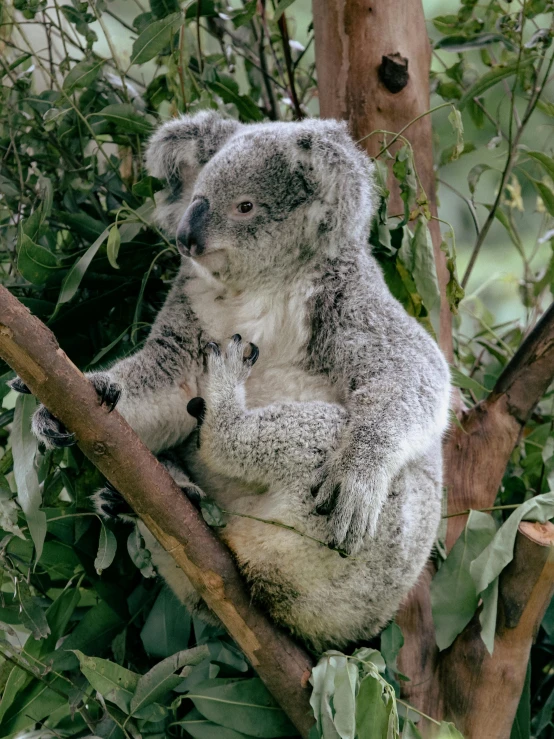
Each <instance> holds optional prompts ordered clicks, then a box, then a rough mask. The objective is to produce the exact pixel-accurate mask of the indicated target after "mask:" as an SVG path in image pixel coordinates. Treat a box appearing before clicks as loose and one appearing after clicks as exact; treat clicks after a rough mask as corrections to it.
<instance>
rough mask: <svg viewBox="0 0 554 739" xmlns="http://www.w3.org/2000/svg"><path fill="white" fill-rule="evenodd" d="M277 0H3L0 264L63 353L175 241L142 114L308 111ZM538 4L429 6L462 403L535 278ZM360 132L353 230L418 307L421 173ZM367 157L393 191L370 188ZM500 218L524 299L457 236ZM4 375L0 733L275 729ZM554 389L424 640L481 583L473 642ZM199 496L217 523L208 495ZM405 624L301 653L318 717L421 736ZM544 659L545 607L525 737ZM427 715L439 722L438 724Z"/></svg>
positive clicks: (542, 98) (547, 253)
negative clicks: (444, 11)
mask: <svg viewBox="0 0 554 739" xmlns="http://www.w3.org/2000/svg"><path fill="white" fill-rule="evenodd" d="M292 3H293V0H280V2H278V3H273V2H272V3H271V4H270V3H266V2H265V0H262V2H259V1H258V0H248V1H247V2H244V3H243V4H242V5H240V6H239V5H238V4H236V5H233V7H231V6H228V5H227V4H226V3H225V2H223V0H196V1H191V2H188V3H180V2H179V0H150V2H149V3H147V4H143V2H140V1H139V0H135V1H134V3H131V2H130V0H129V2H127V3H124V4H121V3H118V2H115V1H108V0H88V1H87V2H81V1H80V0H71V2H68V3H66V4H62V3H61V2H58V0H13V5H12V4H10V3H9V2H8V3H3V4H1V5H0V23H1V25H0V277H1V279H2V282H3V284H5V285H7V286H8V287H9V288H10V289H11V290H12V291H13V292H14V294H15V295H17V297H18V298H19V299H20V300H22V301H23V302H24V303H25V304H26V305H27V306H28V307H29V308H30V309H31V311H32V312H33V313H35V314H36V315H38V316H39V317H40V318H41V319H43V320H44V321H46V322H47V323H48V325H49V326H50V328H51V329H52V330H53V331H54V333H55V334H56V336H57V337H58V339H59V341H60V344H61V346H62V347H63V349H64V350H65V351H66V352H67V353H68V355H69V356H70V357H71V359H72V360H73V361H74V362H75V363H76V364H77V365H78V366H79V367H81V368H83V369H89V368H99V367H101V366H102V365H104V364H106V363H109V362H111V361H114V360H115V359H117V358H119V357H122V356H124V355H126V354H128V353H130V352H133V351H135V350H136V348H137V347H138V346H140V343H141V341H142V340H143V338H144V336H145V334H146V331H147V330H148V326H149V325H150V323H151V321H152V318H153V316H154V315H155V312H156V310H157V309H158V308H159V306H160V305H161V301H162V300H163V296H164V294H165V291H166V290H167V286H168V283H169V281H170V280H171V278H172V276H173V274H174V273H175V270H176V267H177V264H178V260H177V255H176V250H175V248H174V246H173V244H172V242H171V239H168V238H167V236H166V235H164V234H163V233H161V232H160V231H159V230H158V229H157V228H156V227H155V226H153V225H152V220H151V216H152V212H153V208H154V199H155V194H156V192H157V191H158V190H159V189H160V187H161V183H160V182H159V181H157V180H156V179H155V178H153V177H150V176H148V174H147V173H146V172H144V170H143V163H142V160H143V150H144V145H145V141H146V140H147V138H148V136H149V134H150V133H151V131H152V130H153V128H154V126H155V125H156V124H157V123H158V121H159V120H164V119H166V118H168V117H170V116H172V115H175V114H177V113H181V112H194V111H197V110H200V109H203V108H213V109H217V110H219V111H220V112H221V113H222V114H223V115H227V116H231V117H236V118H240V119H241V120H242V121H245V122H254V121H259V120H265V119H271V120H276V119H295V118H300V117H302V116H304V115H309V114H317V100H316V98H317V91H316V85H315V80H314V68H315V65H314V60H313V45H312V30H311V23H310V20H311V19H310V16H309V12H308V11H307V10H306V9H305V8H304V6H303V4H302V0H296V3H295V4H294V6H293V5H292ZM290 6H292V7H290ZM130 8H131V9H130ZM551 24H552V7H551V3H550V2H549V0H526V2H525V3H524V4H523V5H521V4H519V3H511V4H510V3H507V2H500V0H493V1H492V2H490V3H486V4H477V3H476V2H475V0H462V1H461V3H460V7H459V11H458V12H457V13H455V14H454V13H453V14H450V15H441V16H439V17H437V18H435V19H434V20H433V30H432V36H433V41H434V48H435V51H434V55H435V56H434V63H433V72H432V85H433V90H434V94H435V97H436V100H434V102H433V107H432V110H431V111H430V113H429V114H430V115H433V116H434V122H435V124H436V125H435V131H436V138H437V142H436V143H437V168H438V170H439V178H440V180H441V182H442V181H444V184H445V187H446V188H447V189H448V188H449V189H450V190H454V191H455V192H456V194H457V197H459V199H460V203H461V207H462V208H463V209H464V213H466V214H467V216H468V223H469V229H468V230H467V231H468V232H467V233H466V232H463V234H462V241H463V243H464V244H465V245H466V246H467V244H469V243H471V244H472V247H471V249H470V252H469V253H466V254H465V255H464V261H465V263H466V268H465V271H464V274H463V277H462V278H461V280H460V281H459V280H458V277H457V270H456V252H455V246H454V233H453V229H452V228H451V227H450V225H449V224H448V223H446V222H443V223H442V227H443V231H444V244H443V249H444V251H445V252H446V254H447V263H448V269H449V275H450V277H449V283H448V287H447V295H448V301H449V304H450V307H451V310H452V312H453V314H455V315H456V318H455V323H456V335H455V355H456V367H454V368H453V378H454V382H455V384H456V385H458V386H459V387H460V388H461V389H462V390H461V391H462V394H463V396H464V401H465V403H467V404H468V405H472V404H474V403H475V402H477V401H478V400H480V399H481V398H483V397H485V395H486V392H487V390H488V389H490V388H491V387H492V385H493V383H494V381H495V379H496V378H497V377H498V376H499V374H500V372H501V371H502V368H503V367H504V366H505V365H506V363H507V361H508V360H509V358H510V357H511V356H512V355H513V353H514V351H515V349H516V348H517V346H518V345H519V344H520V343H521V341H522V338H523V337H524V335H525V333H526V332H527V331H528V330H529V329H530V327H531V326H532V325H533V324H534V323H535V322H536V320H537V318H538V316H539V315H540V313H541V311H542V309H543V307H544V305H545V304H546V303H547V302H548V301H549V300H551V298H552V291H553V280H554V260H553V259H552V257H551V246H550V245H551V244H552V243H553V237H554V230H553V218H554V185H553V180H554V160H553V159H552V158H551V156H550V150H549V143H548V129H547V128H546V127H541V124H544V123H547V122H548V118H549V117H552V115H553V114H554V102H551V99H550V97H549V95H550V94H551V93H550V90H549V86H548V85H549V82H550V74H551V69H552V63H553V61H552V59H553V57H552V50H551ZM430 27H431V26H430ZM297 37H298V39H299V40H296V38H297ZM122 39H125V40H126V41H129V40H130V43H129V44H128V50H125V48H123V47H122V48H119V44H118V40H122ZM300 39H301V41H302V42H301V41H300ZM123 46H124V45H123ZM464 129H465V131H464ZM375 135H376V136H379V138H380V141H381V142H382V149H381V152H380V154H379V157H378V160H377V165H378V167H377V171H378V185H379V187H380V189H381V195H382V198H381V206H380V208H379V212H378V216H377V218H376V221H375V224H374V228H373V231H372V235H371V244H372V247H373V249H374V253H375V254H376V255H377V257H378V259H379V261H380V263H381V265H382V267H383V270H384V273H385V276H386V279H387V282H388V284H389V286H390V288H391V290H392V291H393V293H394V294H395V295H396V296H397V297H398V299H399V300H400V301H401V302H402V303H403V305H404V306H405V308H406V310H407V311H408V312H410V313H411V314H412V315H414V316H415V317H417V318H418V320H420V321H421V322H422V323H423V324H424V325H425V326H426V327H427V328H428V330H429V331H431V332H434V331H436V329H437V309H438V298H439V292H438V282H437V275H436V271H435V267H434V260H433V250H432V244H431V239H430V234H429V224H430V219H431V212H430V208H429V201H428V195H427V193H425V192H424V190H423V188H422V186H421V183H420V180H419V178H418V174H417V171H416V168H415V166H414V157H413V152H412V150H411V147H410V144H409V142H408V141H407V139H406V138H405V137H404V136H403V135H393V134H389V133H387V132H376V133H375ZM466 161H467V162H469V163H468V164H467V165H465V164H464V162H466ZM387 165H390V167H391V169H392V172H393V176H394V178H395V179H396V181H397V182H398V183H399V185H400V192H401V197H402V204H403V208H402V210H403V212H402V213H400V214H399V213H391V212H390V208H389V207H388V202H389V186H390V180H389V179H388V176H387ZM464 167H465V168H464ZM455 168H457V169H455ZM452 171H456V172H458V174H457V175H456V177H452V176H451V174H450V173H451V172H452ZM460 173H461V174H460ZM441 192H442V191H441ZM524 203H525V205H524ZM524 207H527V209H528V210H530V211H535V212H533V213H532V218H529V217H527V219H525V218H523V217H522V216H521V212H522V211H523V210H524ZM495 227H496V229H497V230H496V232H495ZM495 233H496V237H495V238H496V241H494V238H491V235H492V237H494V236H495ZM458 235H460V234H458ZM498 243H500V245H501V250H502V256H501V257H500V259H509V258H510V259H511V256H509V255H511V254H515V255H516V257H517V259H519V260H520V265H521V280H520V283H519V298H520V300H521V306H520V310H519V313H518V315H519V317H518V319H517V320H510V321H509V322H507V323H506V322H505V321H503V320H498V319H497V317H496V316H495V314H494V311H493V310H491V309H490V305H489V304H488V303H487V302H486V300H484V299H483V293H484V292H485V287H486V284H487V278H488V277H489V276H488V275H483V274H482V273H481V274H479V275H478V276H479V279H478V280H475V275H476V274H478V273H479V262H478V260H477V258H478V256H480V255H481V254H482V253H483V252H484V251H486V249H487V248H493V247H492V246H489V245H491V244H496V248H498ZM470 276H473V280H470ZM491 279H493V278H491ZM460 283H461V284H460ZM483 283H485V287H483ZM462 285H463V287H462ZM464 288H466V291H467V294H466V296H465V298H464ZM469 290H472V292H469ZM462 298H463V299H462ZM11 376H12V373H11V372H10V370H9V368H8V367H7V366H5V365H2V366H0V400H2V401H3V404H2V406H1V407H0V450H1V453H2V456H0V528H1V531H0V570H1V579H0V583H1V584H0V637H1V639H0V654H1V657H0V692H1V693H2V701H1V702H0V737H6V738H7V737H15V736H16V735H17V734H18V733H19V732H21V731H26V730H33V731H34V732H35V733H33V734H32V736H33V737H37V739H38V738H39V737H42V736H44V737H46V736H48V737H49V736H62V737H85V736H91V735H94V736H100V737H110V738H112V739H117V738H119V737H140V736H143V737H160V738H161V737H165V736H175V737H186V736H193V737H198V739H210V738H212V737H214V738H215V737H218V739H240V737H244V738H245V739H247V737H249V736H250V737H252V736H255V737H268V738H270V737H282V736H292V735H294V733H295V732H294V729H293V728H292V727H291V726H290V724H289V723H288V720H287V719H286V717H285V715H284V714H283V712H282V711H281V710H280V709H279V708H278V707H277V706H276V705H275V703H274V702H273V700H272V698H271V697H270V696H269V694H268V693H267V691H266V690H265V688H264V687H263V685H262V684H261V683H260V681H259V680H258V679H257V678H256V676H255V674H254V672H253V671H252V669H251V668H250V667H249V665H248V664H247V663H246V662H245V660H244V658H243V657H242V655H241V654H240V653H239V652H238V650H237V649H236V647H235V646H234V645H233V643H232V642H231V641H230V639H229V638H228V637H227V636H226V635H225V634H224V633H223V631H221V630H220V629H217V628H214V627H208V626H206V625H205V624H203V623H202V622H200V621H198V620H197V619H195V618H191V617H190V615H189V614H187V612H186V611H185V610H184V608H183V607H182V606H181V605H180V604H179V603H178V602H177V601H176V599H175V598H174V597H173V595H172V594H171V593H170V592H169V591H168V590H166V589H165V588H162V587H161V585H160V583H158V582H157V581H156V580H155V578H153V575H154V571H153V568H152V565H151V563H150V557H149V553H148V551H147V550H146V549H145V548H144V542H143V541H142V539H141V537H140V534H139V533H138V530H137V529H136V528H135V527H132V526H129V527H127V528H126V527H116V528H113V529H112V528H109V527H107V526H105V525H104V524H102V523H101V522H100V521H99V520H98V518H97V517H96V516H95V515H94V514H93V513H92V512H91V510H90V506H89V504H88V496H89V495H90V494H91V493H92V492H94V490H95V489H97V488H98V487H99V486H100V485H101V484H102V480H101V478H100V476H99V474H98V472H97V471H96V470H95V469H94V468H93V467H92V465H91V464H90V463H89V462H88V461H87V460H86V459H85V458H84V457H83V455H82V454H81V453H80V451H79V450H78V448H76V447H72V448H70V449H65V450H62V451H56V452H49V453H47V454H44V453H42V452H41V450H39V449H37V448H36V442H35V440H34V438H33V437H32V435H31V434H30V431H29V419H30V416H31V414H32V412H33V410H34V407H35V405H34V403H35V401H34V400H33V399H32V398H30V397H22V398H20V399H19V400H18V401H17V404H16V403H15V397H14V394H13V393H8V388H7V387H6V385H5V381H6V380H7V379H9V378H10V377H11ZM552 402H553V396H552V394H550V395H548V396H547V397H546V398H544V399H543V400H542V401H541V403H540V404H539V406H538V407H537V410H536V412H535V413H534V415H533V418H532V420H531V422H530V424H529V425H528V428H526V430H525V434H524V438H523V440H522V443H521V444H520V445H519V446H518V448H517V449H516V450H515V452H514V454H513V456H512V460H511V463H510V466H509V468H508V470H507V472H506V476H505V479H504V481H503V485H502V488H501V490H500V491H499V496H498V501H497V502H498V506H499V510H497V511H495V512H494V513H493V516H492V517H491V516H490V515H488V514H485V513H483V512H474V513H472V514H471V516H470V518H469V521H468V524H467V527H466V530H465V532H464V535H463V537H462V538H461V539H460V541H459V542H458V544H457V545H456V546H455V547H454V549H453V550H452V552H451V553H450V555H449V557H448V558H447V559H446V560H445V561H442V558H441V557H440V555H438V556H437V564H438V565H441V566H440V567H439V570H438V574H437V576H436V578H435V581H434V584H433V603H434V617H435V623H436V626H437V641H438V645H439V647H440V648H445V647H447V646H448V645H449V644H450V643H451V642H452V640H453V639H454V638H455V636H456V635H457V634H458V633H459V632H460V631H461V629H463V627H464V626H465V624H466V623H467V622H468V621H469V619H470V618H471V617H472V616H473V614H474V612H475V610H476V608H477V604H478V602H479V599H480V598H481V599H482V600H483V602H484V605H485V607H484V608H483V610H482V613H481V620H482V624H483V638H484V639H485V641H486V643H487V646H489V647H490V645H491V628H493V626H494V614H495V609H496V594H497V582H498V580H497V578H498V574H499V572H500V570H501V569H502V568H503V566H505V564H506V562H507V561H509V558H510V556H511V550H512V547H513V536H512V534H513V533H514V530H515V529H514V526H515V524H516V523H517V521H518V520H519V519H520V518H522V517H531V518H534V519H536V518H542V519H545V518H551V517H552V505H553V504H552V495H553V491H554V437H553V434H552V426H553V407H552ZM537 495H540V498H535V496H537ZM500 506H502V508H500ZM513 509H515V510H516V512H515V513H512V510H513ZM510 513H512V515H510ZM210 515H211V516H212V519H211V520H212V523H214V524H217V523H218V521H217V510H215V511H214V510H212V511H211V514H210ZM502 524H504V525H502ZM437 551H438V552H439V553H440V551H441V546H440V542H439V545H438V547H437ZM441 563H442V564H441ZM402 641H403V639H402V634H401V632H400V629H399V628H398V626H396V625H395V624H391V625H390V626H389V627H388V628H387V629H386V631H385V632H384V633H383V635H382V637H381V652H382V656H381V654H379V653H378V652H376V651H375V650H373V649H369V648H365V649H362V650H359V651H357V652H354V653H353V654H352V655H349V656H345V655H341V654H339V653H333V652H330V653H328V654H326V655H324V656H323V657H322V660H321V662H320V663H319V665H318V667H317V668H316V670H315V671H314V674H313V678H312V683H313V687H314V691H313V697H312V706H313V708H314V714H315V717H316V719H317V725H316V728H315V729H314V739H315V738H316V737H319V736H321V737H325V738H326V739H335V738H336V737H341V739H354V738H355V737H356V736H357V737H358V739H366V737H367V739H370V737H371V739H374V738H376V737H381V736H382V737H389V736H391V737H394V736H398V735H399V732H402V736H403V737H404V738H405V739H408V738H410V739H413V738H414V737H418V736H420V732H419V730H418V723H419V721H420V719H421V717H420V716H419V715H418V714H417V713H416V712H414V711H413V710H412V709H410V708H409V707H408V706H406V705H405V704H403V703H402V701H401V700H400V699H399V698H398V695H399V685H400V683H401V681H403V680H408V679H409V678H410V676H409V675H408V676H404V675H401V674H400V673H399V672H398V668H397V665H396V656H397V654H398V651H399V649H400V647H401V645H402ZM553 664H554V610H553V609H550V611H549V612H548V614H547V617H546V619H545V621H544V624H543V628H542V629H541V631H540V635H539V639H538V642H537V645H536V646H535V648H534V650H533V657H532V661H531V667H530V670H529V680H528V684H527V686H526V690H525V692H524V696H523V697H522V703H521V706H520V710H519V712H518V719H517V726H516V728H514V732H515V733H514V738H515V737H522V738H523V737H529V736H530V733H531V721H532V727H533V735H534V736H539V737H545V736H547V735H548V732H549V731H550V728H551V726H552V718H553V712H554V678H553V677H552V666H553ZM440 732H442V733H441V735H443V736H450V737H456V736H459V735H458V734H457V732H456V730H455V728H454V727H452V726H451V725H446V724H444V725H442V726H441V728H440Z"/></svg>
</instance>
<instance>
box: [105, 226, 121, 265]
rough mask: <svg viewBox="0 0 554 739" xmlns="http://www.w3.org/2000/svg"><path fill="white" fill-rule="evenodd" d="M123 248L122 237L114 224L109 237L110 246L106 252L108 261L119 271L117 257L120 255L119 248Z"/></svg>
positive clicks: (108, 245)
mask: <svg viewBox="0 0 554 739" xmlns="http://www.w3.org/2000/svg"><path fill="white" fill-rule="evenodd" d="M120 246H121V235H120V233H119V229H118V227H117V225H116V224H114V225H113V226H112V227H111V229H110V233H109V235H108V244H107V246H106V251H107V254H108V261H109V263H110V264H111V266H112V267H113V268H114V269H119V265H118V263H117V255H118V254H119V247H120Z"/></svg>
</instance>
